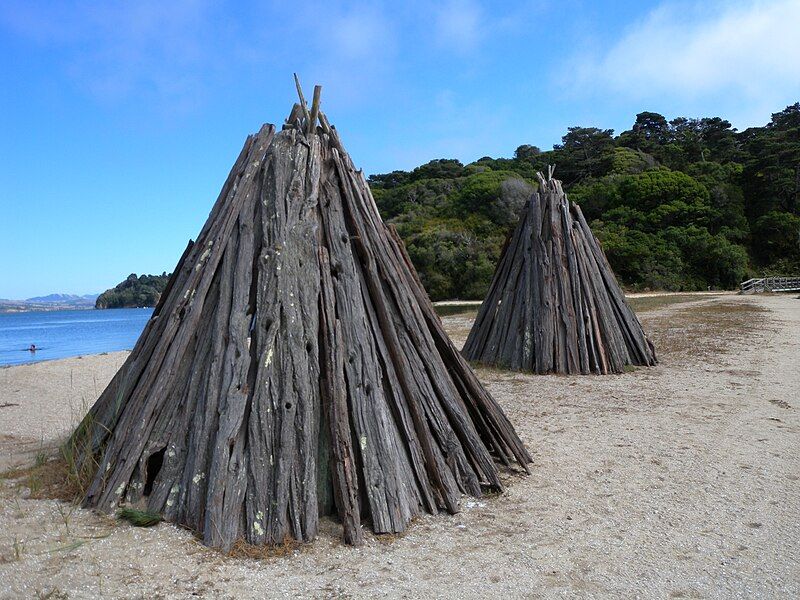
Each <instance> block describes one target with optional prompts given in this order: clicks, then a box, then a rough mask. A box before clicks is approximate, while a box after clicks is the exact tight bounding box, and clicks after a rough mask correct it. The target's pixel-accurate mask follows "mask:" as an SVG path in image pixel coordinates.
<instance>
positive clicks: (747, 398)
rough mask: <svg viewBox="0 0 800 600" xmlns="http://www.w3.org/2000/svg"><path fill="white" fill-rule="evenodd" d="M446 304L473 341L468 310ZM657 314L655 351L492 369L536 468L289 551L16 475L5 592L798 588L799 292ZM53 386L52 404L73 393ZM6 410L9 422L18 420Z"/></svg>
mask: <svg viewBox="0 0 800 600" xmlns="http://www.w3.org/2000/svg"><path fill="white" fill-rule="evenodd" d="M444 321H445V324H446V326H447V328H448V331H449V332H450V333H451V335H453V337H454V338H455V339H457V340H460V341H463V339H464V337H465V336H466V328H467V327H468V326H469V322H468V320H467V319H464V318H463V317H447V318H445V319H444ZM642 321H643V323H644V325H645V329H646V330H647V331H648V332H651V333H652V337H653V339H654V341H655V343H656V347H657V349H659V353H660V359H661V361H662V362H661V364H660V365H659V366H658V367H655V368H652V369H637V370H635V371H633V372H630V373H626V374H624V375H620V376H611V377H593V376H590V377H541V376H539V377H537V376H526V375H518V374H517V375H513V374H508V373H504V372H500V371H495V370H488V369H481V370H480V371H479V375H480V377H481V379H482V380H483V381H485V382H486V383H487V385H488V386H489V388H490V390H491V391H492V393H493V394H495V396H496V397H497V398H498V400H499V401H500V402H501V403H502V404H503V406H504V407H505V408H506V410H507V411H508V413H509V415H510V417H511V419H512V420H513V422H514V423H515V425H516V426H517V428H518V430H519V431H520V433H521V435H522V437H523V439H524V440H525V441H526V443H527V444H528V446H529V448H530V449H531V450H532V451H533V453H534V458H535V463H534V465H533V470H532V474H531V476H529V477H526V478H511V479H509V481H508V486H507V487H508V489H507V493H506V494H504V495H502V496H498V497H494V498H486V499H482V500H480V501H475V500H472V499H465V500H464V503H463V506H464V510H463V512H461V513H460V514H458V515H455V516H446V515H439V516H436V517H424V518H422V519H420V520H419V521H418V522H417V523H416V524H415V526H414V527H412V529H411V531H410V532H409V533H408V534H407V535H405V536H403V537H402V538H398V539H393V540H378V539H376V538H375V537H374V536H368V542H367V544H366V545H365V546H364V547H363V548H359V549H352V548H346V547H343V546H341V545H340V544H339V542H338V528H337V526H336V525H335V524H333V523H331V522H326V523H325V526H324V527H325V530H324V531H323V532H322V534H321V536H320V539H319V540H318V541H317V542H316V543H314V544H312V545H310V546H308V547H307V548H304V549H302V550H300V551H298V552H296V553H295V554H294V555H290V556H287V557H281V558H272V559H269V560H262V561H253V560H242V559H230V558H225V557H222V556H220V555H218V554H216V553H214V552H211V551H209V550H206V549H205V548H204V547H202V546H201V545H199V544H198V543H197V542H196V541H194V539H193V538H192V536H191V535H190V534H189V533H188V532H185V531H181V530H179V529H177V528H175V527H172V526H169V525H163V524H162V525H160V526H158V527H156V528H152V529H145V530H142V529H134V528H131V527H128V526H118V525H115V524H114V523H113V522H111V521H107V520H105V519H103V518H101V517H98V516H95V515H93V514H91V513H88V512H86V511H81V510H73V509H72V507H70V506H67V505H64V504H61V503H58V502H55V501H41V500H28V499H25V498H24V497H21V496H20V495H19V489H18V487H15V486H13V485H12V483H10V482H8V481H2V482H0V485H2V489H1V490H0V494H2V500H1V501H0V557H2V558H0V582H1V585H2V587H0V597H36V594H37V593H39V594H46V593H49V592H52V591H54V592H55V593H54V595H53V596H51V597H66V596H58V595H57V594H68V595H69V597H131V598H135V597H148V598H154V597H156V598H160V597H185V596H187V595H190V594H192V593H195V594H199V595H202V596H207V597H231V598H234V597H235V598H242V597H284V596H287V597H288V596H298V595H301V596H313V597H338V596H345V597H347V596H351V597H381V596H386V597H403V596H405V597H421V596H427V597H431V596H435V597H453V598H456V597H461V598H463V597H485V596H487V595H489V594H497V595H502V596H505V597H575V596H581V597H621V598H634V597H646V598H664V597H668V598H680V597H685V598H732V597H739V598H754V597H755V598H772V597H798V596H800V541H798V540H800V519H798V516H797V515H798V514H800V416H798V415H799V414H800V300H797V299H795V298H794V297H790V296H758V297H752V296H750V297H742V296H722V297H712V298H709V299H703V300H701V301H698V302H692V303H691V304H686V305H683V304H673V305H670V306H667V307H665V308H662V309H657V310H652V311H649V312H645V313H643V314H642ZM105 358H106V359H107V360H108V361H112V360H118V359H119V356H118V355H115V356H109V357H105ZM60 363H67V361H60ZM52 364H53V365H57V364H58V363H52ZM37 366H39V365H37ZM35 368H36V366H35V367H31V369H35ZM50 368H51V369H53V371H52V375H53V376H54V377H55V376H56V373H57V372H58V368H57V366H52V367H50ZM66 368H67V367H65V369H66ZM17 369H23V367H14V368H12V369H8V370H6V371H8V372H7V373H2V372H0V404H2V403H4V402H18V401H19V399H20V398H23V395H21V393H20V392H16V393H17V394H18V395H17V396H15V398H17V400H9V398H10V396H9V394H11V393H14V392H12V391H11V388H13V387H14V386H15V385H17V375H16V372H17V371H16V370H17ZM110 371H111V372H113V368H111V369H110ZM95 376H96V375H95ZM108 376H109V377H110V373H109V375H108ZM79 377H83V380H85V379H86V378H87V377H91V375H86V374H81V373H79V372H78V371H75V372H74V374H73V381H74V379H75V378H79ZM41 379H44V378H41ZM83 380H82V381H83ZM98 382H99V379H98ZM84 384H85V381H84V383H81V385H84ZM42 385H44V384H42ZM73 385H74V384H73ZM47 391H48V394H47V396H48V397H49V398H50V402H51V403H52V404H53V406H54V407H55V406H57V407H58V408H54V410H55V411H59V410H61V409H62V408H63V404H64V403H69V402H70V401H71V400H74V398H73V394H71V393H70V391H69V389H63V388H59V389H51V390H47ZM26 406H28V405H27V404H26ZM31 406H32V405H31ZM12 408H15V407H12ZM5 410H11V409H0V436H2V435H6V436H8V435H15V434H17V433H18V432H17V431H16V430H13V429H10V427H11V422H10V421H6V420H4V416H3V414H4V413H3V412H2V411H5ZM24 410H27V409H24ZM24 410H23V412H24ZM42 410H46V408H44V407H42ZM59 414H61V413H59ZM28 415H29V418H34V419H35V418H36V415H35V414H32V413H28ZM15 422H19V420H15ZM56 430H58V427H57V426H56V425H54V426H53V428H52V430H48V431H56ZM70 511H72V512H70Z"/></svg>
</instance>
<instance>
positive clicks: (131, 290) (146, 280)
mask: <svg viewBox="0 0 800 600" xmlns="http://www.w3.org/2000/svg"><path fill="white" fill-rule="evenodd" d="M168 280H169V275H167V274H166V273H162V274H161V275H141V276H138V277H137V275H136V273H131V274H130V275H128V278H127V279H125V281H123V282H122V283H120V284H119V285H117V286H115V287H113V288H111V289H110V290H106V291H105V292H103V293H102V294H100V295H99V296H98V297H97V301H96V302H95V308H139V307H142V306H155V305H156V303H158V299H159V298H161V292H163V291H164V288H166V287H167V281H168Z"/></svg>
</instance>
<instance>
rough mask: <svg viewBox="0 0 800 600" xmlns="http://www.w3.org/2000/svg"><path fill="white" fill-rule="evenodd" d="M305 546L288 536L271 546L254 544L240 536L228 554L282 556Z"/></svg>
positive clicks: (234, 555)
mask: <svg viewBox="0 0 800 600" xmlns="http://www.w3.org/2000/svg"><path fill="white" fill-rule="evenodd" d="M304 547H305V545H304V544H302V543H300V542H298V541H297V540H294V539H292V538H288V537H287V538H286V539H284V540H283V542H282V543H280V544H275V545H271V546H254V545H253V544H248V543H247V542H246V541H244V540H243V539H241V538H240V539H238V540H236V541H235V542H234V544H233V547H232V548H231V549H230V551H229V552H228V556H230V557H231V558H251V559H257V560H260V559H265V558H280V557H284V556H290V555H292V554H294V553H295V552H297V551H300V550H302V549H303V548H304Z"/></svg>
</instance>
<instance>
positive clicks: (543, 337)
mask: <svg viewBox="0 0 800 600" xmlns="http://www.w3.org/2000/svg"><path fill="white" fill-rule="evenodd" d="M462 354H463V355H464V356H465V357H466V358H467V359H468V360H471V361H475V362H478V363H483V364H487V365H494V366H500V367H506V368H511V369H513V370H518V371H529V372H534V373H565V374H577V373H581V374H588V373H599V374H606V373H620V372H622V371H623V370H624V368H625V365H654V364H656V355H655V349H654V348H653V344H652V343H651V342H650V340H649V339H648V338H647V336H646V335H645V333H644V331H643V330H642V326H641V324H640V323H639V319H637V317H636V314H635V313H634V312H633V310H632V309H631V308H630V306H629V305H628V303H627V302H626V300H625V294H624V293H623V292H622V289H620V287H619V284H618V283H617V280H616V278H615V277H614V273H613V272H612V271H611V267H610V266H609V264H608V261H607V260H606V256H605V254H604V253H603V249H602V248H601V247H600V243H599V242H598V241H597V238H595V236H594V234H593V233H592V231H591V230H590V229H589V226H588V225H587V223H586V219H584V217H583V213H582V212H581V209H580V207H579V206H578V205H576V204H574V203H571V202H569V200H568V199H567V196H566V194H565V193H564V191H563V190H562V188H561V182H559V181H558V180H556V179H553V177H552V168H551V169H550V171H549V173H548V176H547V178H546V179H545V177H544V176H543V175H542V174H541V173H540V174H539V191H538V192H535V193H534V194H533V195H532V197H531V199H530V200H529V201H528V203H527V204H526V205H525V208H524V209H523V211H522V214H521V216H520V221H519V224H518V225H517V228H516V229H515V231H514V233H513V234H512V235H511V236H510V237H509V239H508V240H507V242H506V245H505V248H504V249H503V252H502V254H501V257H500V261H499V263H498V265H497V270H496V271H495V274H494V278H493V279H492V283H491V285H490V287H489V293H488V295H487V296H486V299H485V300H484V302H483V304H482V305H481V308H480V311H479V312H478V317H477V319H476V320H475V323H474V324H473V326H472V330H471V331H470V333H469V337H468V338H467V342H466V344H465V345H464V349H463V351H462Z"/></svg>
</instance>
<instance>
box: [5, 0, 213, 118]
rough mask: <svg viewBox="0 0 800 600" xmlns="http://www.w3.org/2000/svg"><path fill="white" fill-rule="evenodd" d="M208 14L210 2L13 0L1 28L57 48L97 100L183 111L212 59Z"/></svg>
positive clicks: (77, 80) (201, 86) (194, 98)
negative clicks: (54, 0) (135, 101)
mask: <svg viewBox="0 0 800 600" xmlns="http://www.w3.org/2000/svg"><path fill="white" fill-rule="evenodd" d="M210 10H211V9H210V5H209V4H208V2H207V0H173V1H171V2H167V3H164V2H160V1H158V0H141V1H138V2H132V3H127V2H102V3H95V2H88V1H86V0H77V1H75V2H72V3H70V5H60V6H59V5H56V6H50V5H48V4H44V3H40V2H11V3H10V4H9V5H6V7H5V10H3V11H0V23H4V24H5V25H6V27H8V28H10V29H11V30H12V31H14V32H15V33H16V34H17V35H19V36H21V37H24V38H27V39H29V40H31V41H33V42H35V43H37V44H39V45H41V46H43V47H45V48H47V49H52V50H56V51H57V53H56V54H55V56H58V57H59V61H60V62H61V64H62V66H63V68H64V70H65V72H66V73H68V74H69V76H70V77H71V78H72V80H73V81H74V82H75V83H76V84H77V85H78V86H80V87H81V88H83V89H85V90H87V91H88V92H89V93H90V94H92V95H93V96H95V97H96V98H98V99H99V100H101V101H113V102H116V101H119V100H123V99H126V98H129V97H131V96H136V97H138V98H139V100H142V99H144V100H145V101H155V102H157V103H158V104H159V105H160V106H170V107H171V109H177V110H179V111H181V110H184V109H186V108H189V107H190V106H191V105H192V104H193V103H194V102H196V101H197V99H198V97H199V96H201V95H202V94H203V92H204V89H205V88H204V74H205V72H206V71H207V70H208V69H209V68H210V65H213V62H214V61H213V50H212V43H211V42H210V40H209V39H208V37H209V36H208V35H207V34H208V24H209V22H210V21H211V19H210V15H209V13H210Z"/></svg>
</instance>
